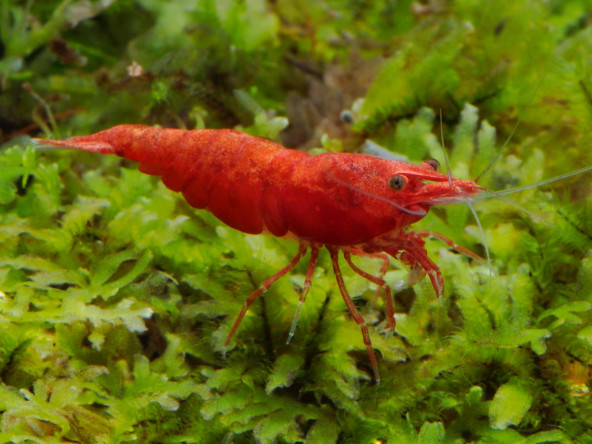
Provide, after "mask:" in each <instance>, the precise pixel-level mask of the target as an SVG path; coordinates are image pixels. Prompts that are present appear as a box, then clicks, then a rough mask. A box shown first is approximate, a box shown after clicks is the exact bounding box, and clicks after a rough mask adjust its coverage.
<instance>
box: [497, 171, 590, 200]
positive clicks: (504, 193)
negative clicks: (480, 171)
mask: <svg viewBox="0 0 592 444" xmlns="http://www.w3.org/2000/svg"><path fill="white" fill-rule="evenodd" d="M589 171H592V166H587V167H585V168H580V169H579V170H575V171H571V172H569V173H565V174H561V175H559V176H555V177H552V178H550V179H545V180H542V181H541V182H536V183H531V184H528V185H523V186H521V187H515V188H508V189H506V190H500V191H495V192H493V191H490V190H487V191H489V192H490V193H495V194H494V195H496V196H497V197H500V196H507V195H508V194H514V193H518V192H520V191H525V190H530V189H532V188H538V187H541V186H543V185H548V184H550V183H553V182H557V181H559V180H563V179H567V178H568V177H572V176H577V175H578V174H583V173H587V172H589Z"/></svg>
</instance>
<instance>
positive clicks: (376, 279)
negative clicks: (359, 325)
mask: <svg viewBox="0 0 592 444" xmlns="http://www.w3.org/2000/svg"><path fill="white" fill-rule="evenodd" d="M351 253H353V254H355V255H356V256H368V257H373V258H380V259H382V260H383V266H382V267H381V269H380V274H379V275H378V276H372V275H371V274H369V273H367V272H365V271H364V270H362V269H360V268H359V267H358V266H357V265H356V264H354V263H353V261H352V259H351V254H350V251H347V250H345V251H344V252H343V256H344V257H345V260H346V262H347V263H348V264H349V266H350V267H351V269H352V270H354V271H355V272H356V273H358V274H359V275H360V276H362V277H363V278H364V279H367V280H369V281H370V282H372V283H374V284H376V285H377V286H378V288H377V289H376V294H378V293H379V292H380V291H381V290H383V291H384V299H385V302H386V325H387V328H388V329H390V330H393V331H394V330H395V326H396V323H395V310H394V308H393V297H392V294H391V289H390V287H389V286H388V285H387V283H386V281H385V280H384V274H385V273H386V270H387V267H388V256H386V255H385V254H381V253H375V254H370V253H364V252H363V251H361V250H355V249H353V248H352V250H351ZM385 259H386V261H385ZM385 262H386V266H385V264H384V263H385ZM374 299H375V300H376V298H374ZM372 305H373V308H374V303H373V304H372Z"/></svg>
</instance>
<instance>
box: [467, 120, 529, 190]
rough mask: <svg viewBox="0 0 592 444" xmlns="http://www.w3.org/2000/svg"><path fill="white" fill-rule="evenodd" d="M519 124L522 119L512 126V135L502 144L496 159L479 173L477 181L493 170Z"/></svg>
mask: <svg viewBox="0 0 592 444" xmlns="http://www.w3.org/2000/svg"><path fill="white" fill-rule="evenodd" d="M519 126H520V120H519V121H518V122H516V125H514V128H512V132H511V133H510V135H509V136H508V138H507V139H506V141H505V142H504V144H503V145H502V147H501V148H500V150H499V151H498V153H497V155H496V156H495V157H494V159H493V160H492V161H491V162H489V165H487V166H486V167H485V169H484V170H483V171H481V174H479V175H478V176H477V177H476V178H475V183H478V182H479V179H481V178H482V177H483V176H485V174H487V173H488V172H489V170H491V169H492V168H493V166H494V165H495V164H496V163H497V161H498V160H499V159H500V157H502V154H503V153H504V151H505V150H506V146H508V144H509V143H510V140H512V137H514V133H516V130H517V129H518V127H519Z"/></svg>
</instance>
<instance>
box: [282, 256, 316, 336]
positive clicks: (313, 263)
mask: <svg viewBox="0 0 592 444" xmlns="http://www.w3.org/2000/svg"><path fill="white" fill-rule="evenodd" d="M318 257H319V247H318V246H316V245H313V246H311V249H310V259H309V260H308V270H306V277H305V278H304V287H302V291H301V292H300V299H298V305H297V306H296V312H295V313H294V318H293V319H292V325H291V326H290V333H288V339H287V341H286V344H289V343H290V341H291V340H292V338H293V337H294V332H295V331H296V325H297V324H298V318H299V317H300V311H301V310H302V306H303V305H304V302H305V301H306V296H307V295H308V291H309V290H310V286H311V284H312V274H313V273H314V270H315V266H316V263H317V259H318Z"/></svg>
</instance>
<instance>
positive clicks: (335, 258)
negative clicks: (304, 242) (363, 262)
mask: <svg viewBox="0 0 592 444" xmlns="http://www.w3.org/2000/svg"><path fill="white" fill-rule="evenodd" d="M327 249H328V250H329V253H330V255H331V263H332V264H333V272H334V273H335V279H336V280H337V285H338V286H339V291H340V292H341V296H342V297H343V300H344V302H345V305H346V306H347V309H348V310H349V312H350V314H351V315H352V317H353V318H354V321H355V322H356V324H358V327H360V330H361V331H362V337H363V338H364V345H366V349H367V350H368V355H369V356H370V364H371V365H372V371H373V372H374V379H375V380H376V383H377V384H379V383H380V374H379V373H378V365H377V364H376V355H375V354H374V349H373V348H372V341H371V340H370V332H369V331H368V326H367V325H366V321H364V318H363V317H362V315H361V314H360V312H359V311H358V309H357V308H356V306H355V304H354V301H352V298H351V297H350V295H349V293H348V292H347V288H346V287H345V282H344V281H343V276H342V275H341V269H340V268H339V250H338V249H336V248H334V247H329V246H328V247H327Z"/></svg>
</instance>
